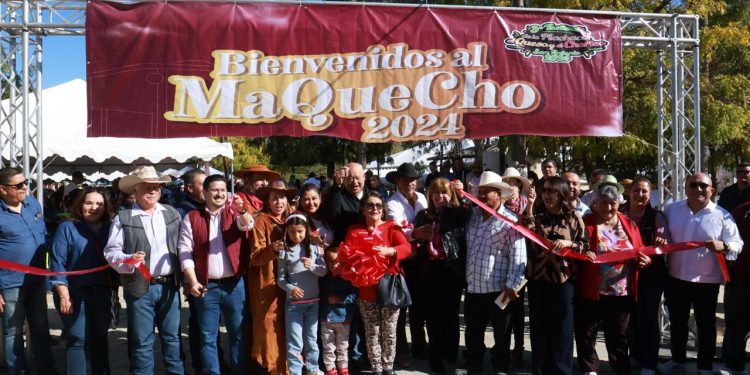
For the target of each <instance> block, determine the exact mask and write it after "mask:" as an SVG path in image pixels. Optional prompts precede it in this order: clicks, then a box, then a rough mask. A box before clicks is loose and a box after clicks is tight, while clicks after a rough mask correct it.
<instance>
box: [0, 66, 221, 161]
mask: <svg viewBox="0 0 750 375" xmlns="http://www.w3.org/2000/svg"><path fill="white" fill-rule="evenodd" d="M42 100H43V106H42V111H43V112H42V121H43V124H44V125H43V133H42V137H43V140H42V145H43V146H42V155H44V157H45V160H44V172H45V173H47V174H48V175H54V174H55V173H56V172H67V173H68V174H70V173H72V171H74V170H79V171H81V172H84V173H85V174H94V173H96V172H102V173H105V174H111V173H112V172H115V171H117V172H121V173H125V174H127V173H128V172H130V170H132V169H134V168H136V167H137V166H138V165H144V164H159V165H161V167H160V169H167V168H170V167H172V168H177V169H180V168H182V167H183V166H184V165H185V164H191V165H195V164H198V163H200V162H207V161H210V160H211V159H212V158H214V157H216V156H225V157H228V158H230V159H233V158H234V154H233V152H232V145H231V144H229V143H219V142H216V141H213V140H211V139H210V138H171V139H142V138H109V137H106V138H88V137H86V129H87V124H88V121H87V118H86V116H87V115H86V113H87V94H86V81H84V80H81V79H75V80H72V81H70V82H66V83H63V84H60V85H57V86H54V87H50V88H48V89H45V90H43V91H42ZM35 101H36V100H35V99H33V98H31V97H30V98H29V104H30V105H31V106H32V107H34V106H36V103H35ZM3 107H4V109H5V111H6V113H7V108H8V103H7V100H4V101H3ZM3 130H5V129H3ZM20 137H21V135H20V134H17V139H19V141H18V143H19V144H20V143H21V141H20V139H21V138H20ZM8 155H9V153H8V150H3V157H5V158H6V159H7V158H8Z"/></svg>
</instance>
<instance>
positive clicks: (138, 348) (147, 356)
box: [125, 284, 185, 375]
mask: <svg viewBox="0 0 750 375" xmlns="http://www.w3.org/2000/svg"><path fill="white" fill-rule="evenodd" d="M178 293H179V291H178V289H177V286H175V285H173V284H152V285H150V286H149V289H148V292H147V293H146V294H144V295H143V296H141V297H140V298H135V297H133V296H131V295H130V294H129V293H125V302H127V304H128V306H127V310H128V333H129V334H128V350H129V352H130V367H131V369H132V371H133V374H135V375H152V374H153V373H154V326H156V327H158V328H159V337H160V338H161V347H162V356H163V357H164V358H163V360H164V369H165V371H166V373H167V374H179V375H182V374H184V373H185V369H184V367H183V364H182V359H181V358H180V335H179V328H180V298H179V296H178Z"/></svg>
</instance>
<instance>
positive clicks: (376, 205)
mask: <svg viewBox="0 0 750 375" xmlns="http://www.w3.org/2000/svg"><path fill="white" fill-rule="evenodd" d="M365 207H367V209H368V210H373V211H374V210H377V211H380V210H382V209H383V204H382V203H366V204H365Z"/></svg>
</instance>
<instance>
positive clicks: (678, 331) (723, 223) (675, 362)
mask: <svg viewBox="0 0 750 375" xmlns="http://www.w3.org/2000/svg"><path fill="white" fill-rule="evenodd" d="M685 190H686V192H687V199H684V200H681V201H677V202H675V203H673V204H671V205H669V206H667V207H666V209H665V211H664V213H665V215H666V216H667V222H668V223H669V231H670V233H671V234H672V241H674V242H675V243H678V242H686V241H694V242H695V241H697V242H703V243H705V247H701V248H698V249H694V250H687V251H681V252H677V253H673V254H669V256H668V258H667V264H668V267H669V278H668V279H667V285H666V288H665V291H664V296H665V299H666V303H667V307H668V308H669V319H670V324H671V326H670V327H671V328H670V331H671V336H672V360H671V361H669V362H666V363H662V364H661V365H660V366H659V372H661V373H665V374H669V373H673V372H685V361H686V356H685V353H686V345H687V338H688V329H687V326H688V318H689V316H690V307H691V306H692V308H693V309H694V311H695V321H696V324H697V326H698V364H697V367H698V373H699V374H701V375H703V374H706V375H707V374H711V373H712V371H713V370H712V369H713V359H714V355H715V352H716V305H717V298H718V295H719V286H720V285H721V283H722V282H724V281H725V280H724V278H723V276H722V266H725V264H724V265H722V262H723V257H722V255H723V256H725V257H726V259H727V260H735V259H737V255H738V254H739V252H740V251H741V250H742V245H743V242H742V239H741V238H740V235H739V231H738V229H737V225H736V224H735V221H734V219H733V218H732V215H731V214H730V213H729V212H727V211H726V210H724V209H723V208H721V207H719V206H717V205H716V203H713V202H711V196H712V195H713V193H714V188H713V186H712V185H711V178H710V177H709V176H708V175H706V174H703V173H696V174H694V175H692V176H690V177H688V178H687V181H686V183H685Z"/></svg>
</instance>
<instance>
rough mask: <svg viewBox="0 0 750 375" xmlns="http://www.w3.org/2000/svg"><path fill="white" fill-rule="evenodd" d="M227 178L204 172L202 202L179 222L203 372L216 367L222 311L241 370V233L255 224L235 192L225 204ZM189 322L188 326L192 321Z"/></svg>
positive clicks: (236, 370)
mask: <svg viewBox="0 0 750 375" xmlns="http://www.w3.org/2000/svg"><path fill="white" fill-rule="evenodd" d="M227 184H228V181H227V179H226V178H225V177H224V176H223V175H219V174H215V175H212V176H208V177H206V179H205V181H204V182H203V189H202V190H203V195H204V202H205V204H204V205H202V206H201V207H200V208H199V209H196V210H192V211H190V212H189V213H188V214H187V215H186V216H185V217H184V218H183V219H182V223H181V226H180V240H179V244H178V248H179V252H180V263H181V268H182V271H183V272H184V274H185V280H186V286H187V290H188V293H189V294H190V295H191V296H192V297H193V299H192V301H191V305H192V306H193V307H194V310H195V312H196V313H197V314H196V315H197V317H196V320H197V322H198V324H197V326H198V329H196V330H195V331H196V333H197V332H199V336H200V339H201V342H202V346H203V348H202V350H201V352H200V354H201V355H200V357H201V362H202V364H203V371H204V373H205V374H216V375H218V374H219V372H220V366H219V361H218V357H217V353H218V351H217V344H218V341H219V340H218V333H219V315H220V314H222V313H223V315H224V323H226V327H227V331H228V333H229V342H230V348H231V349H230V353H231V356H230V357H231V358H230V364H231V371H232V373H234V374H240V373H243V372H244V371H245V361H244V359H245V358H246V356H245V355H244V353H243V341H242V325H243V322H244V312H243V310H244V306H245V285H244V282H243V276H244V274H245V266H246V264H247V259H245V257H244V256H241V255H240V254H241V253H242V251H241V243H242V233H243V232H244V231H246V230H248V229H249V228H251V227H252V225H253V218H252V216H251V215H250V213H249V212H247V210H246V208H245V201H244V200H243V199H242V198H240V197H238V196H235V197H234V200H233V201H232V203H231V204H227ZM191 328H192V327H191Z"/></svg>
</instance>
